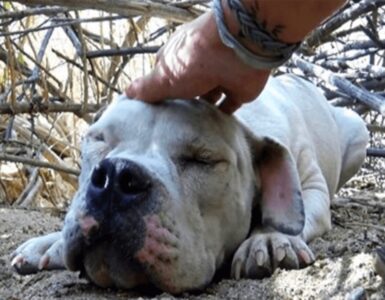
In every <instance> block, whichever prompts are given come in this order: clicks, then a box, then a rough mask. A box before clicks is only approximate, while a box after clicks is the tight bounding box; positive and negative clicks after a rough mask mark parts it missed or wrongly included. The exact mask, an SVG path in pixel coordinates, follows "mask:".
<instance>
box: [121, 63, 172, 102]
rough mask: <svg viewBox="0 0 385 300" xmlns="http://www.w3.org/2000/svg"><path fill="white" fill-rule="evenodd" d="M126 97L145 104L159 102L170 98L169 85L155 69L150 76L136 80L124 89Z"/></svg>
mask: <svg viewBox="0 0 385 300" xmlns="http://www.w3.org/2000/svg"><path fill="white" fill-rule="evenodd" d="M126 96H127V97H128V98H131V99H138V100H142V101H145V102H151V103H155V102H160V101H163V100H165V99H167V98H171V97H172V90H171V87H170V84H169V83H168V82H167V80H165V79H164V78H163V77H162V75H161V74H160V73H159V71H158V70H157V69H155V70H154V71H152V72H151V73H150V74H148V75H146V76H144V77H141V78H139V79H136V80H135V81H133V82H132V83H131V84H130V85H129V86H128V88H127V89H126Z"/></svg>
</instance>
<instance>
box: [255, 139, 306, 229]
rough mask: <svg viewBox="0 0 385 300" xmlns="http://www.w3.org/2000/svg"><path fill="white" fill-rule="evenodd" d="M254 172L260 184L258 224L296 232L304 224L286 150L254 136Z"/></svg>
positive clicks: (297, 183) (298, 190)
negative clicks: (260, 214) (260, 216)
mask: <svg viewBox="0 0 385 300" xmlns="http://www.w3.org/2000/svg"><path fill="white" fill-rule="evenodd" d="M254 142H257V144H258V146H257V147H256V148H257V151H256V153H254V155H255V157H254V163H255V168H256V176H258V173H259V180H260V184H261V191H260V195H261V199H260V201H261V202H260V208H261V213H262V220H261V221H262V226H263V227H265V228H269V227H270V228H273V229H275V230H278V231H279V232H282V233H286V234H290V235H298V234H300V233H301V232H302V230H303V227H304V224H305V214H304V204H303V200H302V192H301V183H300V179H299V177H298V172H297V169H296V164H295V161H294V160H293V158H292V156H291V155H290V153H289V151H288V150H287V149H286V148H285V147H284V146H283V145H281V144H279V143H277V142H276V141H274V140H272V139H270V138H262V139H257V141H255V140H254Z"/></svg>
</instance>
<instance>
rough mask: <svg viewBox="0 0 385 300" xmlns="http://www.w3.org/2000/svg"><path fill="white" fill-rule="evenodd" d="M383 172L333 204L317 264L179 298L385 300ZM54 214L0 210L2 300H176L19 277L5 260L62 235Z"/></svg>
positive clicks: (55, 276) (61, 275) (361, 180)
mask: <svg viewBox="0 0 385 300" xmlns="http://www.w3.org/2000/svg"><path fill="white" fill-rule="evenodd" d="M382 177H383V175H382V173H379V172H376V171H373V170H370V171H369V170H367V169H363V170H362V171H361V173H360V175H358V176H356V177H355V178H354V179H353V180H352V181H351V182H350V183H349V184H348V185H347V186H346V187H345V188H344V189H343V190H342V191H341V192H340V193H339V195H338V196H337V197H336V201H335V202H334V203H333V205H332V220H333V229H332V230H331V231H330V232H329V233H327V234H326V235H324V236H323V237H322V238H317V239H316V240H314V241H313V242H312V243H311V245H310V246H311V248H312V249H313V251H314V253H315V255H316V256H317V260H316V262H315V263H314V264H313V265H312V266H309V267H307V268H305V269H302V270H291V271H287V270H277V271H276V272H275V273H274V274H273V276H272V277H270V278H266V279H264V280H239V281H234V280H229V279H222V280H220V281H219V282H217V283H213V284H211V285H210V286H209V287H208V288H206V289H205V290H204V291H202V292H201V293H195V294H183V295H180V296H179V298H181V299H357V300H358V299H385V284H383V283H382V280H381V278H380V277H379V276H378V275H376V273H375V271H374V268H373V257H374V255H373V253H374V252H373V251H374V249H375V248H377V247H378V246H379V245H382V244H383V243H384V244H385V216H384V211H385V192H384V191H383V189H382V180H383V178H382ZM62 218H63V215H62V214H60V213H57V212H55V211H52V210H50V211H47V210H26V209H16V208H10V207H4V206H3V207H0V299H7V300H18V299H56V298H60V299H71V300H73V299H87V300H89V299H179V298H178V297H173V296H171V295H169V294H165V293H156V292H154V291H151V292H149V291H144V290H139V291H128V292H127V291H120V290H103V289H100V288H97V287H95V286H93V285H92V284H90V283H88V282H87V281H85V280H84V279H79V277H78V274H77V273H71V272H68V271H54V272H42V273H39V274H34V275H28V276H20V275H18V274H16V273H15V272H13V271H12V269H11V267H10V259H9V254H10V253H11V251H12V250H14V249H15V248H16V247H17V246H18V245H19V244H20V243H21V242H23V241H25V240H26V239H28V238H30V237H33V236H36V235H40V234H45V233H49V232H52V231H54V230H58V229H59V228H60V224H61V220H62Z"/></svg>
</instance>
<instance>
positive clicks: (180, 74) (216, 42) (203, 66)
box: [126, 11, 270, 114]
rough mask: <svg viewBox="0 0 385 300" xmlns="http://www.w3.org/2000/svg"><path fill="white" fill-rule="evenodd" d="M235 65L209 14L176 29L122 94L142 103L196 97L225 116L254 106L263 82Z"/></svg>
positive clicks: (261, 75)
mask: <svg viewBox="0 0 385 300" xmlns="http://www.w3.org/2000/svg"><path fill="white" fill-rule="evenodd" d="M269 74H270V71H269V70H256V69H254V68H252V67H250V66H248V65H246V64H245V63H244V62H243V61H241V60H240V59H239V58H238V57H237V56H236V54H235V53H234V51H233V50H232V49H230V48H228V47H227V46H225V45H223V43H222V41H221V40H220V38H219V34H218V30H217V27H216V22H215V17H214V15H213V12H211V11H210V12H207V13H205V14H203V15H202V16H200V17H199V18H197V19H195V20H194V21H192V22H191V23H188V24H185V25H183V26H181V27H180V28H179V29H178V30H177V31H176V32H175V33H174V34H173V35H172V36H171V37H170V39H169V41H168V42H167V43H166V44H165V45H164V46H163V47H162V48H161V49H160V50H159V52H158V54H157V60H156V64H155V67H154V69H153V70H152V72H151V73H150V74H148V75H146V76H144V77H142V78H139V79H137V80H135V81H134V82H133V83H131V85H130V86H129V87H128V88H127V89H126V94H127V96H128V97H129V98H135V99H140V100H143V101H146V102H153V103H155V102H160V101H163V100H165V99H173V98H182V99H192V98H195V97H200V98H202V99H204V100H206V101H208V102H210V103H213V104H215V103H217V101H218V100H220V99H221V97H222V95H224V98H223V101H221V103H220V104H219V108H220V109H221V110H222V111H224V112H225V113H228V114H231V113H233V112H234V111H235V110H236V109H238V108H239V107H240V106H241V105H242V104H243V103H246V102H249V101H252V100H254V99H255V98H256V97H257V96H258V95H259V94H260V92H261V91H262V89H263V87H264V86H265V84H266V81H267V79H268V77H269Z"/></svg>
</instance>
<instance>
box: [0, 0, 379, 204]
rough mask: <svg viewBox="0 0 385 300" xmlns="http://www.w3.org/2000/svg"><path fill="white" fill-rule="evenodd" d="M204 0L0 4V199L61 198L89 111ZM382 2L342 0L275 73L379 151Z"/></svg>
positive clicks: (149, 61) (139, 70) (143, 68)
mask: <svg viewBox="0 0 385 300" xmlns="http://www.w3.org/2000/svg"><path fill="white" fill-rule="evenodd" d="M210 2H211V1H208V0H142V1H135V0H99V1H93V0H76V1H74V0H49V1H48V0H17V1H8V2H2V4H0V28H1V29H0V134H1V139H0V147H1V151H0V203H1V202H3V203H4V202H5V203H8V204H13V205H21V206H31V205H35V206H36V205H39V206H41V205H45V206H55V207H58V206H64V207H65V206H66V205H67V203H68V201H69V200H70V198H71V197H72V194H73V193H74V191H75V190H76V188H77V186H76V176H77V174H78V173H79V168H80V166H79V161H80V153H79V144H80V142H81V135H82V133H83V131H84V129H86V128H87V126H88V124H89V123H90V121H91V119H92V114H94V113H95V112H96V111H98V110H99V109H100V108H101V107H102V106H104V105H106V104H108V103H109V102H110V101H111V99H112V98H113V97H114V95H116V94H117V93H121V91H122V90H124V88H125V87H126V86H127V85H128V84H129V82H130V81H131V80H132V79H134V78H136V77H139V76H141V75H143V74H145V73H146V72H148V71H149V70H150V69H151V67H152V65H153V62H154V53H156V51H157V50H158V49H159V47H161V45H162V44H163V43H164V42H165V41H166V40H167V38H168V36H169V35H170V34H171V33H172V32H173V31H174V30H175V28H177V27H178V26H179V25H180V24H182V23H185V22H188V21H190V20H192V19H194V18H196V17H197V16H199V15H200V14H202V13H203V12H204V11H206V10H208V9H210ZM384 10H385V0H361V1H357V0H351V1H349V2H348V3H346V5H345V6H344V7H343V8H342V9H341V10H340V11H338V12H337V13H336V14H335V15H334V16H332V17H331V18H329V19H328V20H327V21H325V22H324V24H323V25H322V26H321V27H319V28H318V29H317V30H315V31H314V32H313V33H312V34H311V35H310V36H309V37H308V38H307V39H306V41H305V42H304V43H303V44H302V46H301V48H300V49H299V50H298V51H297V53H296V54H295V55H294V56H293V58H292V59H291V60H290V61H289V62H288V63H287V64H286V65H285V66H282V67H281V68H279V69H278V70H276V71H275V72H276V73H288V72H291V73H296V74H299V75H301V76H305V77H306V78H308V79H310V80H312V81H313V82H315V83H316V84H317V85H318V86H320V87H321V88H322V89H323V90H324V91H325V95H326V97H327V98H328V99H329V100H330V101H331V103H333V104H334V105H338V106H347V107H349V108H351V109H354V110H355V111H357V112H358V113H360V114H361V115H362V116H363V117H364V118H365V119H366V120H367V122H368V127H369V129H370V130H371V131H372V132H373V140H372V147H373V148H375V149H371V150H370V151H371V152H370V153H371V154H372V155H377V156H381V155H383V152H382V150H381V148H382V146H383V145H382V143H383V141H382V140H383V139H382V132H384V131H385V130H384V127H383V124H382V123H383V115H384V114H385V93H384V88H385V61H384V56H385V53H384V52H385V13H384Z"/></svg>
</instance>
